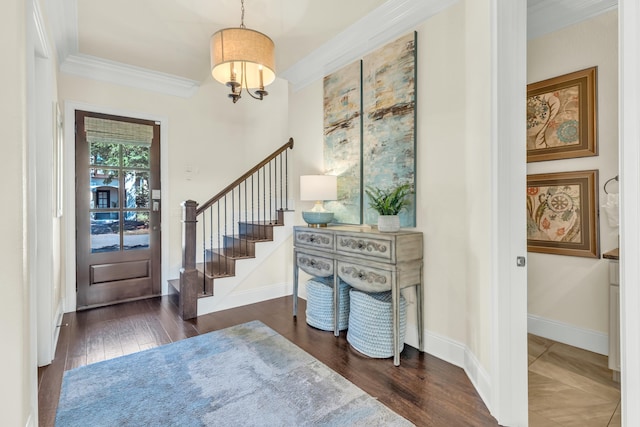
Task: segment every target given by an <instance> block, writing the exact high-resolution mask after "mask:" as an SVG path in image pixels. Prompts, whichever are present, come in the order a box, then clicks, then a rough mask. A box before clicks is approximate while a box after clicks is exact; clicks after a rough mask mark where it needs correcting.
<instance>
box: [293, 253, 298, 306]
mask: <svg viewBox="0 0 640 427" xmlns="http://www.w3.org/2000/svg"><path fill="white" fill-rule="evenodd" d="M293 317H296V318H297V317H298V257H297V256H296V251H293Z"/></svg>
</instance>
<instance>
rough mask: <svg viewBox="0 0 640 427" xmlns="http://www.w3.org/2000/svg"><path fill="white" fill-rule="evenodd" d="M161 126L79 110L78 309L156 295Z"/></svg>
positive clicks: (158, 284) (77, 122) (77, 162)
mask: <svg viewBox="0 0 640 427" xmlns="http://www.w3.org/2000/svg"><path fill="white" fill-rule="evenodd" d="M159 199H160V125H159V124H156V123H155V122H152V121H148V120H139V119H131V118H126V117H117V116H109V115H106V114H98V113H90V112H86V111H76V280H77V305H78V308H79V309H82V308H89V307H94V306H100V305H107V304H113V303H117V302H121V301H127V300H132V299H139V298H145V297H149V296H153V295H158V294H160V290H161V286H160V200H159Z"/></svg>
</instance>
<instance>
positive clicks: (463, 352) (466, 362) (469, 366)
mask: <svg viewBox="0 0 640 427" xmlns="http://www.w3.org/2000/svg"><path fill="white" fill-rule="evenodd" d="M407 326H408V325H407ZM407 332H408V330H407ZM424 339H425V343H424V350H425V352H427V353H429V354H430V355H432V356H435V357H437V358H439V359H442V360H444V361H445V362H448V363H451V364H452V365H455V366H457V367H459V368H462V369H463V370H464V372H465V373H466V374H467V377H468V378H469V380H470V381H471V384H473V386H474V387H475V389H476V391H477V392H478V394H479V395H480V398H481V399H482V401H483V402H484V404H485V406H486V407H487V408H488V409H489V410H491V405H490V400H489V397H490V396H491V380H490V378H489V375H488V374H487V371H485V369H484V368H483V367H482V365H481V364H480V361H479V360H478V358H477V357H476V356H475V354H473V352H472V351H471V350H470V349H469V348H468V347H467V346H466V345H464V344H462V343H460V342H458V341H455V340H452V339H450V338H447V337H444V336H442V335H438V334H436V333H433V332H429V331H425V336H424Z"/></svg>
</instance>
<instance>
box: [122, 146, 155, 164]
mask: <svg viewBox="0 0 640 427" xmlns="http://www.w3.org/2000/svg"><path fill="white" fill-rule="evenodd" d="M150 151H151V145H150V144H126V145H123V146H122V166H124V167H125V168H143V169H148V168H149V152H150Z"/></svg>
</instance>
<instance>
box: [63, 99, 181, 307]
mask: <svg viewBox="0 0 640 427" xmlns="http://www.w3.org/2000/svg"><path fill="white" fill-rule="evenodd" d="M76 110H83V111H90V112H94V113H102V114H111V115H114V116H124V117H132V118H136V119H143V120H153V121H155V122H159V123H160V169H161V171H160V182H161V183H162V184H163V185H162V188H161V192H160V200H161V203H162V201H166V200H169V185H168V183H169V119H168V118H167V117H162V116H158V115H154V114H147V113H140V112H137V111H127V110H123V109H120V108H112V107H104V106H97V105H92V104H86V103H82V102H76V101H65V103H64V158H65V162H64V194H65V197H64V212H65V214H64V218H65V241H66V244H65V271H66V281H65V293H64V312H65V313H69V312H72V311H75V310H76V241H75V239H76V237H75V230H76V213H75V212H76V199H75V197H73V195H74V194H75V191H76V182H75V168H76V165H75V124H76V123H75V111H76ZM169 211H170V207H169V206H166V205H162V211H161V214H160V224H161V227H162V237H161V239H160V245H161V248H162V249H161V251H162V252H161V255H160V258H161V262H162V271H161V274H160V280H161V283H162V294H163V295H164V294H166V293H168V284H167V279H168V277H169V276H168V274H169V256H168V248H169V236H170V235H171V221H170V219H169Z"/></svg>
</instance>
